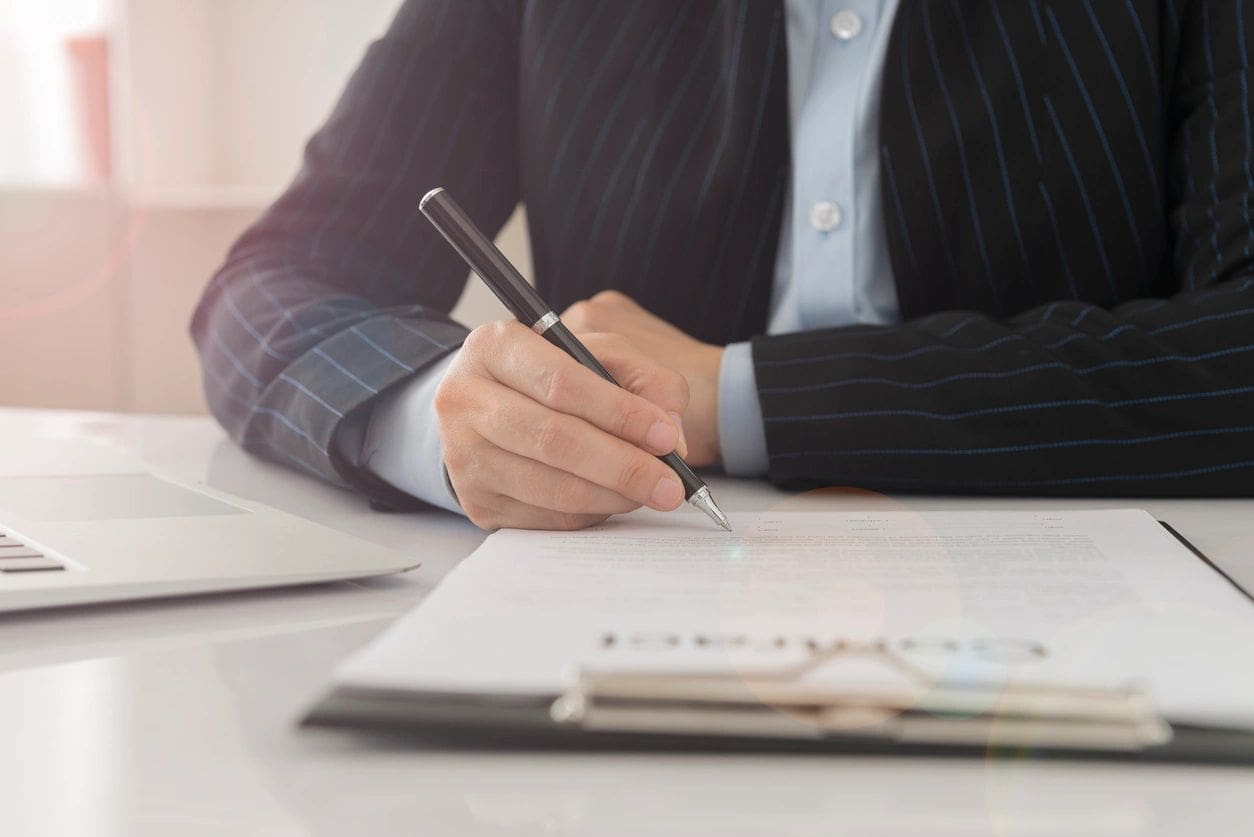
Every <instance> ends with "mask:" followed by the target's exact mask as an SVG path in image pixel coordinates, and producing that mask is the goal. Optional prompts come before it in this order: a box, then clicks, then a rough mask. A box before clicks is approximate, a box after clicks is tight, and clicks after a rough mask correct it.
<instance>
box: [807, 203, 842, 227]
mask: <svg viewBox="0 0 1254 837" xmlns="http://www.w3.org/2000/svg"><path fill="white" fill-rule="evenodd" d="M840 219H841V213H840V207H839V206H837V205H836V204H834V203H832V202H831V201H819V202H818V203H816V204H815V205H814V206H812V207H810V223H811V224H813V225H814V228H815V229H816V230H819V231H820V232H831V231H832V230H834V229H836V228H837V227H839V226H840Z"/></svg>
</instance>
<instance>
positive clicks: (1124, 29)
mask: <svg viewBox="0 0 1254 837" xmlns="http://www.w3.org/2000/svg"><path fill="white" fill-rule="evenodd" d="M1245 5H1246V4H1245V0H903V2H902V5H901V9H900V12H899V14H898V18H897V20H896V23H895V27H894V31H893V34H892V40H891V45H890V47H889V50H888V56H887V59H886V65H885V78H884V88H883V94H882V104H881V120H882V121H881V141H882V143H883V147H882V149H881V161H882V165H883V172H884V177H883V184H884V186H883V188H884V198H885V200H884V206H885V218H884V223H885V225H886V228H887V230H888V237H889V244H890V251H891V254H892V259H893V268H894V274H895V276H894V278H895V282H896V286H897V291H898V298H899V300H900V304H901V309H902V313H903V316H904V318H905V322H904V324H902V325H898V326H889V327H879V326H876V327H870V326H854V327H844V328H833V329H828V330H821V331H810V332H804V333H798V334H792V335H782V336H762V335H761V332H762V331H763V328H764V323H765V316H766V311H767V306H768V301H769V297H770V292H771V286H772V265H773V263H774V251H775V246H776V241H777V238H778V234H779V221H780V214H781V202H782V200H783V198H784V195H785V192H786V186H787V178H788V176H789V148H788V134H787V113H786V108H787V104H786V98H787V78H786V62H785V60H784V58H785V55H784V51H785V49H786V42H785V37H784V28H783V20H782V10H781V8H780V6H781V4H780V3H778V2H768V0H689V2H669V0H666V1H664V0H640V1H639V2H630V3H627V2H616V1H615V0H600V1H599V2H589V0H551V1H550V2H542V0H475V2H464V0H409V2H407V3H406V4H405V5H404V7H403V8H402V9H401V11H400V13H399V15H398V17H397V18H396V20H395V22H394V23H393V25H392V27H391V28H390V30H389V31H388V33H387V34H386V35H385V36H384V37H383V38H382V39H381V40H380V41H378V42H377V43H375V44H374V45H373V46H372V47H371V48H370V50H369V52H368V53H367V54H366V57H365V59H364V61H363V62H362V64H361V66H360V68H359V69H358V70H357V72H356V73H355V75H354V76H353V78H352V80H351V82H350V83H349V85H348V88H347V90H346V91H345V93H344V94H343V97H342V98H341V100H340V102H339V104H338V106H337V107H336V109H335V110H334V112H333V113H332V115H331V116H330V118H329V120H328V121H327V123H326V125H325V126H324V127H323V128H322V129H321V130H320V131H319V132H318V133H317V134H316V135H315V136H314V137H313V138H312V140H311V141H310V142H309V144H308V147H307V149H306V155H305V163H304V167H303V169H302V171H301V172H300V174H299V175H298V177H297V178H296V180H295V182H294V183H293V184H292V185H291V186H290V188H289V189H288V190H287V192H286V193H285V194H284V195H283V196H282V197H281V198H280V199H279V200H278V202H277V203H276V204H275V205H274V206H273V207H272V208H271V209H270V210H269V211H268V212H266V213H265V214H264V216H263V217H262V218H261V219H260V220H259V221H258V222H257V224H256V225H255V226H253V227H252V228H251V229H250V230H249V231H248V232H247V233H246V234H245V235H244V236H243V237H242V238H241V240H240V241H239V242H238V243H237V244H236V245H235V247H234V248H233V249H232V251H231V253H230V255H229V257H228V259H227V261H226V264H225V265H224V266H223V267H222V268H221V270H220V271H219V272H218V273H217V275H216V276H215V277H214V278H213V280H212V281H211V282H210V284H209V287H208V289H207V290H206V292H205V295H204V298H203V300H202V302H201V304H200V306H199V308H198V310H197V312H196V315H195V319H194V322H193V326H192V330H193V334H194V336H195V339H196V342H197V345H198V346H199V348H200V352H201V356H202V359H203V365H204V372H205V383H206V391H207V393H208V397H209V402H210V404H211V406H212V408H213V410H214V412H215V413H216V415H217V416H218V417H219V419H220V420H221V421H222V423H223V424H224V425H225V426H226V427H227V428H228V429H229V430H230V432H231V433H232V435H233V436H234V437H235V438H236V439H237V440H238V441H239V442H240V443H241V444H243V445H244V446H246V447H247V448H249V449H250V450H252V451H255V452H256V453H258V454H260V455H262V456H266V457H269V458H272V459H275V460H279V461H282V462H286V463H289V464H291V465H293V466H295V467H298V468H301V469H304V470H307V471H309V472H311V473H314V474H316V475H318V476H320V477H323V478H325V479H328V480H332V481H336V482H339V483H347V484H350V485H353V486H355V487H357V488H359V489H361V490H363V491H365V492H366V493H368V494H369V495H371V496H373V497H374V498H376V499H379V500H383V501H385V502H391V503H397V502H401V498H398V497H396V496H395V495H394V494H393V493H392V492H390V490H389V489H388V488H387V486H384V485H381V484H380V483H379V482H378V481H376V480H374V479H372V478H371V477H370V475H369V474H368V473H367V472H365V471H364V470H363V469H361V468H359V467H358V466H357V465H355V464H354V463H353V462H349V461H344V460H343V459H342V458H341V457H340V456H338V455H337V453H336V451H337V449H338V446H337V445H335V444H333V439H335V438H336V434H337V433H342V432H344V428H345V427H348V426H351V424H352V422H353V421H354V419H355V418H356V417H359V416H364V415H367V414H368V411H369V409H370V406H371V404H372V401H373V399H374V398H375V397H376V396H377V395H378V394H379V393H381V392H384V391H385V390H387V389H389V388H390V387H394V386H396V385H397V384H400V383H402V382H403V381H405V380H407V379H408V378H409V377H411V376H412V375H414V374H415V372H416V371H418V370H421V369H422V368H424V367H426V366H428V365H429V364H431V363H433V362H434V361H436V360H437V359H438V358H439V357H441V356H442V355H444V354H445V353H447V352H449V351H450V350H452V349H453V348H454V347H455V346H457V345H458V343H459V341H460V340H461V339H462V337H463V335H464V329H462V328H461V327H460V326H458V325H457V324H456V323H454V322H452V321H451V320H450V319H449V318H448V316H447V312H448V311H449V310H450V308H451V307H452V305H453V303H454V302H455V301H456V299H457V297H458V295H459V293H460V292H461V290H462V287H463V282H464V277H465V274H466V270H465V267H464V266H463V265H462V264H461V263H460V262H459V260H458V258H457V256H456V255H455V254H454V253H453V252H452V251H451V249H450V248H448V247H447V246H446V245H445V244H444V243H443V242H442V241H441V240H440V239H439V238H438V237H437V236H436V235H435V234H434V233H433V231H432V230H431V229H429V228H428V226H427V225H426V224H425V223H423V222H421V221H420V220H419V215H418V212H417V209H416V207H417V200H418V198H419V197H420V196H421V195H422V194H423V193H425V192H426V191H427V190H428V189H429V188H431V187H432V186H435V185H444V186H447V187H448V188H449V189H450V191H451V192H452V193H453V194H455V195H457V196H458V198H459V199H460V200H461V201H462V202H463V203H464V204H466V206H467V207H468V209H469V211H470V212H471V213H472V214H473V215H474V216H475V217H477V218H478V219H480V221H481V222H482V223H483V224H484V225H485V226H487V227H490V228H496V227H499V225H500V224H501V223H503V221H504V219H505V218H506V217H507V215H508V214H509V212H510V211H511V210H512V209H513V207H514V206H515V204H516V203H517V202H518V201H519V200H522V201H524V202H525V203H526V205H527V208H528V214H529V219H530V223H531V235H532V244H533V251H534V259H535V265H536V274H537V275H536V280H537V283H538V285H539V287H540V288H541V290H542V292H543V294H544V295H545V296H547V297H548V298H549V299H550V300H552V301H553V302H554V304H556V305H559V306H564V305H566V304H568V303H570V302H573V301H575V300H577V299H580V298H584V297H587V296H589V295H591V294H593V293H594V292H596V291H598V290H601V289H604V288H617V289H619V290H622V291H623V292H625V293H627V294H629V295H631V296H633V297H635V298H637V299H638V300H640V301H641V302H642V303H643V304H644V305H645V306H647V307H648V308H650V309H652V310H653V311H654V312H655V313H657V314H658V315H660V316H662V317H664V318H665V319H667V320H669V321H671V322H673V323H675V324H677V325H678V326H680V327H681V328H683V329H684V330H686V331H687V332H689V333H691V334H693V335H695V336H696V337H698V338H700V339H702V340H705V341H710V342H716V343H720V344H721V343H727V342H731V341H735V340H744V339H748V338H751V337H752V338H753V351H754V363H755V370H756V375H757V385H758V388H759V392H760V396H761V403H762V407H763V413H764V418H765V422H766V431H767V442H768V448H769V453H770V476H771V478H772V479H773V480H775V481H776V482H779V483H784V484H830V483H836V484H849V485H858V486H863V487H867V488H872V489H879V490H890V491H891V490H898V491H900V490H928V491H952V492H1014V493H1036V494H1053V493H1085V494H1142V495H1235V494H1250V493H1252V491H1251V489H1254V328H1252V327H1254V264H1252V262H1251V259H1250V249H1251V244H1252V243H1254V242H1252V240H1251V239H1252V233H1251V224H1250V215H1251V207H1250V203H1251V194H1252V193H1254V161H1252V159H1251V157H1252V150H1251V149H1252V143H1251V134H1252V127H1251V115H1250V111H1251V93H1250V86H1251V85H1250V62H1249V52H1250V47H1251V42H1252V41H1254V23H1252V22H1251V21H1254V14H1251V13H1247V10H1246V8H1245ZM755 335H756V336H755Z"/></svg>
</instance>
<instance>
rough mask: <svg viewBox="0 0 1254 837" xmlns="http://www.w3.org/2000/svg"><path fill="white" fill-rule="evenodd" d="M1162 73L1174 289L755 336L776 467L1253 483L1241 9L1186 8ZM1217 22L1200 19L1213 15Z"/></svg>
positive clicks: (1195, 489) (1220, 490) (911, 484)
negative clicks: (1017, 310)
mask: <svg viewBox="0 0 1254 837" xmlns="http://www.w3.org/2000/svg"><path fill="white" fill-rule="evenodd" d="M1187 8H1188V12H1187V17H1186V18H1185V19H1184V20H1183V26H1182V34H1181V40H1180V48H1179V54H1178V65H1177V67H1176V68H1175V72H1174V77H1173V78H1172V79H1169V84H1167V87H1168V88H1169V91H1170V92H1169V95H1170V99H1171V102H1170V119H1169V121H1168V124H1167V125H1166V126H1165V128H1166V129H1167V130H1168V147H1169V151H1170V159H1169V160H1168V178H1169V180H1168V183H1169V194H1168V203H1169V205H1168V207H1167V210H1168V213H1169V219H1168V220H1169V224H1170V235H1171V237H1172V241H1171V242H1170V246H1171V248H1172V253H1173V259H1172V265H1171V270H1172V271H1173V273H1174V274H1175V277H1174V278H1175V286H1176V287H1178V288H1181V289H1185V290H1183V291H1182V292H1180V293H1178V294H1177V295H1175V296H1173V297H1171V298H1168V299H1143V300H1136V301H1130V302H1128V303H1126V304H1122V305H1119V306H1117V307H1115V308H1113V309H1109V310H1107V309H1103V308H1098V307H1095V306H1092V305H1087V304H1084V303H1081V302H1072V301H1068V302H1059V303H1056V304H1050V305H1046V306H1042V307H1040V308H1038V309H1036V310H1031V311H1028V312H1026V313H1024V314H1022V315H1021V316H1017V317H1014V318H1013V319H1009V320H1003V319H995V318H991V317H988V316H984V315H981V314H976V313H970V312H965V313H964V312H950V313H940V314H936V315H932V316H927V317H924V318H921V319H918V320H915V321H911V322H907V323H905V324H903V325H900V326H890V327H866V326H859V327H853V328H845V329H833V330H826V331H813V332H805V333H800V334H794V335H785V336H778V337H759V338H757V339H756V340H755V341H754V363H755V370H756V379H757V385H758V389H759V395H760V399H761V404H762V409H763V416H764V423H765V427H766V436H767V445H768V451H769V455H770V471H769V474H770V478H771V479H772V480H773V481H774V482H776V483H778V484H783V485H790V486H804V485H817V484H824V485H831V484H838V485H854V486H859V487H863V488H869V489H872V490H881V491H926V492H960V493H980V494H985V493H987V494H1057V495H1067V494H1086V495H1112V496H1113V495H1123V496H1225V495H1227V496H1237V495H1240V496H1249V495H1251V494H1254V278H1252V277H1254V266H1252V262H1251V258H1250V253H1251V250H1252V249H1254V241H1252V240H1251V227H1250V217H1251V207H1250V204H1251V202H1254V177H1252V176H1251V124H1250V113H1251V110H1252V109H1254V98H1252V96H1251V84H1250V78H1249V60H1248V49H1249V45H1250V44H1251V42H1254V27H1252V26H1251V16H1250V15H1249V14H1248V13H1247V14H1244V15H1243V14H1241V7H1240V5H1239V4H1234V3H1230V2H1219V3H1209V2H1208V3H1191V4H1189V5H1188V6H1187ZM1211 16H1214V19H1211Z"/></svg>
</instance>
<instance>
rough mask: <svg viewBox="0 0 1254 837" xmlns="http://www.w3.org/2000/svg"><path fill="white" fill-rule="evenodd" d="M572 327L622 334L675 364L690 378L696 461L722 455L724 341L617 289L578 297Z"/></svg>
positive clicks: (566, 317) (690, 433)
mask: <svg viewBox="0 0 1254 837" xmlns="http://www.w3.org/2000/svg"><path fill="white" fill-rule="evenodd" d="M562 322H564V323H565V324H566V327H567V328H569V329H570V330H571V331H573V332H574V333H575V334H576V335H578V336H579V339H580V340H586V339H588V337H589V336H590V335H592V334H595V333H610V334H619V335H622V336H623V337H626V338H627V339H628V340H630V341H631V343H632V345H634V346H635V347H636V348H637V349H639V350H640V351H642V352H644V354H645V355H646V356H648V357H649V358H652V359H653V360H654V361H655V362H657V363H661V364H664V365H666V366H669V367H670V368H671V369H674V370H676V371H677V372H679V373H680V374H682V375H683V376H684V378H685V379H686V380H687V381H688V391H689V392H690V393H691V399H690V400H689V402H688V409H687V410H686V411H685V412H684V435H685V436H686V437H687V440H688V449H689V453H688V455H687V456H685V457H684V458H685V459H687V460H688V463H689V464H690V465H694V466H698V467H700V466H703V465H713V464H714V463H716V462H718V460H719V456H720V449H719V438H718V372H719V366H720V365H721V364H722V362H723V347H722V346H713V345H710V344H709V343H702V342H701V341H699V340H695V339H693V338H692V337H689V336H688V335H687V334H685V333H684V332H682V331H680V330H679V329H677V328H675V326H673V325H671V324H670V323H668V322H666V321H665V320H663V319H661V318H659V317H656V316H654V315H653V314H651V313H649V312H648V311H647V310H645V309H644V308H641V307H640V306H639V305H638V304H636V302H635V301H633V300H632V299H631V298H630V297H628V296H625V295H623V294H621V293H618V292H617V291H602V292H601V293H599V294H597V295H596V296H594V297H592V298H591V299H588V300H584V301H583V302H576V303H575V304H574V305H572V306H570V307H569V308H567V309H566V311H565V312H564V313H563V314H562Z"/></svg>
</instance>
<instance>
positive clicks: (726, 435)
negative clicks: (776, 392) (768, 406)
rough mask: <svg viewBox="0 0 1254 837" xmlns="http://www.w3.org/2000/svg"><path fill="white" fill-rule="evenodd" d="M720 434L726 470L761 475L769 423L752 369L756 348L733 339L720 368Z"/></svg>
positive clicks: (742, 474)
mask: <svg viewBox="0 0 1254 837" xmlns="http://www.w3.org/2000/svg"><path fill="white" fill-rule="evenodd" d="M718 436H719V448H720V453H721V454H722V457H723V470H725V471H726V472H727V473H728V474H731V475H733V476H737V477H760V476H762V475H763V474H765V473H766V470H767V467H768V465H769V464H770V460H769V458H768V457H767V452H766V427H765V425H764V424H763V421H762V404H761V402H760V401H759V400H758V384H757V378H756V376H755V375H754V372H753V349H752V347H751V346H750V345H749V344H748V343H732V344H731V345H730V346H728V347H727V348H726V349H724V350H723V360H722V363H721V365H720V366H719V369H718Z"/></svg>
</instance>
